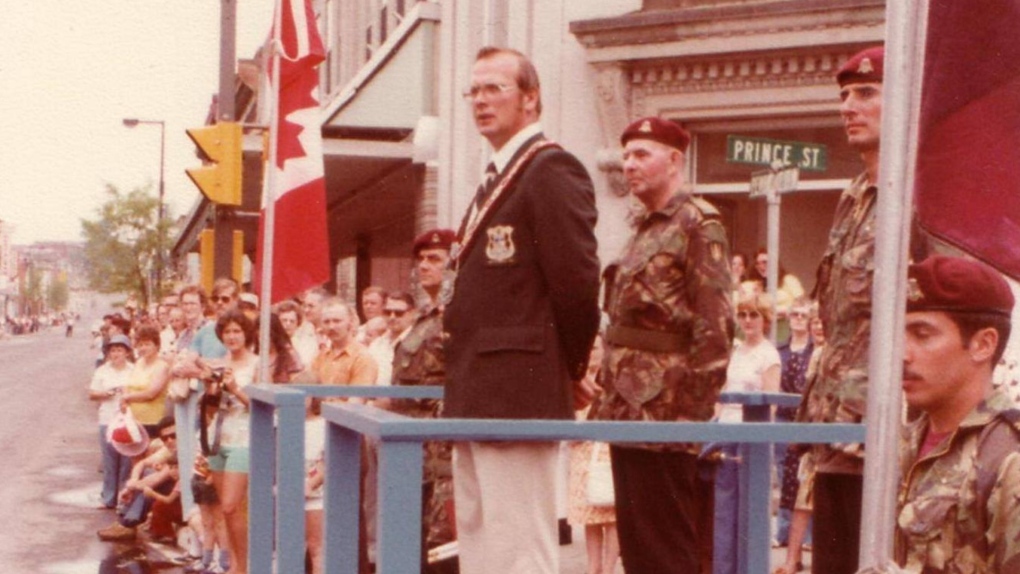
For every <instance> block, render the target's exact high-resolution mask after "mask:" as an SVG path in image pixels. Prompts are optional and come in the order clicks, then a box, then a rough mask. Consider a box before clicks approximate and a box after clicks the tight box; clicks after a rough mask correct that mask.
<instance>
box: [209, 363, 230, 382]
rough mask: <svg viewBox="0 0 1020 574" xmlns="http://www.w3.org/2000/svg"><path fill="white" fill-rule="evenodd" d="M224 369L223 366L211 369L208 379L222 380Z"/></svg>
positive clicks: (213, 380)
mask: <svg viewBox="0 0 1020 574" xmlns="http://www.w3.org/2000/svg"><path fill="white" fill-rule="evenodd" d="M225 371H226V368H224V367H216V368H215V369H213V370H212V374H210V375H209V380H210V381H212V382H214V383H222V382H223V373H224V372H225Z"/></svg>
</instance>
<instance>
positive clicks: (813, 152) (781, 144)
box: [726, 135, 828, 171]
mask: <svg viewBox="0 0 1020 574" xmlns="http://www.w3.org/2000/svg"><path fill="white" fill-rule="evenodd" d="M726 161H728V162H730V163H747V164H753V165H768V166H771V165H773V164H782V165H795V166H797V167H799V168H800V169H802V170H805V171H825V169H826V167H827V166H828V152H827V150H826V147H825V146H824V145H822V144H816V143H807V142H793V141H782V140H772V139H766V138H754V137H748V136H737V135H729V136H726Z"/></svg>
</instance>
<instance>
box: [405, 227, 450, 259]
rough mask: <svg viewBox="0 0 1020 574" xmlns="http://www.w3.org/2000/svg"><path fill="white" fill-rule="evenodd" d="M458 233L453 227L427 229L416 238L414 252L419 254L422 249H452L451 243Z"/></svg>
mask: <svg viewBox="0 0 1020 574" xmlns="http://www.w3.org/2000/svg"><path fill="white" fill-rule="evenodd" d="M456 236H457V234H456V233H454V231H453V230H452V229H433V230H431V231H426V232H425V233H422V234H421V235H419V236H418V238H417V239H415V240H414V249H413V253H414V254H415V255H418V252H419V251H421V250H422V249H445V250H447V251H449V250H450V245H452V244H453V240H454V239H455V238H456Z"/></svg>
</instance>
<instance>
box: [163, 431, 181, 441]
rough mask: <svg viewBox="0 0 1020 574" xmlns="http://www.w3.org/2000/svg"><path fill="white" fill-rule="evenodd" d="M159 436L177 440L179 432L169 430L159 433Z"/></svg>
mask: <svg viewBox="0 0 1020 574" xmlns="http://www.w3.org/2000/svg"><path fill="white" fill-rule="evenodd" d="M159 438H161V439H163V440H170V439H174V440H177V433H175V432H168V433H166V434H161V435H159Z"/></svg>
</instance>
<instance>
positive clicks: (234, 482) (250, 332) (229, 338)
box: [203, 309, 258, 574]
mask: <svg viewBox="0 0 1020 574" xmlns="http://www.w3.org/2000/svg"><path fill="white" fill-rule="evenodd" d="M216 335H217V336H218V337H219V339H220V340H221V341H222V342H223V346H224V347H226V349H227V356H226V357H225V358H224V359H223V360H222V362H220V361H216V362H215V363H214V361H212V360H210V361H209V362H208V365H207V366H206V373H205V376H204V377H203V379H204V380H205V381H207V386H206V400H207V401H208V400H209V399H210V398H212V397H215V396H217V395H219V399H218V401H215V402H213V403H212V404H213V405H214V406H215V405H218V407H216V408H217V410H218V412H217V414H216V415H215V417H214V418H213V421H212V422H211V424H209V426H208V427H207V429H208V430H207V441H208V442H209V443H211V444H210V445H209V446H210V449H209V452H210V454H209V456H208V457H206V459H205V461H204V462H206V463H207V464H208V467H209V470H210V471H211V474H212V484H213V486H214V487H215V490H216V498H217V499H218V503H215V504H213V505H212V506H213V509H212V510H213V514H214V515H216V514H220V516H222V521H223V522H224V523H225V525H226V529H225V532H226V535H227V539H228V540H229V544H228V546H229V547H230V569H229V570H228V571H227V572H228V574H245V573H246V572H247V571H248V521H247V516H246V512H244V503H245V500H246V499H247V497H248V470H249V466H248V460H249V459H248V454H249V453H248V450H249V449H248V446H249V442H248V431H249V429H248V417H249V415H248V405H249V401H248V396H247V395H246V394H245V393H244V387H246V386H248V385H250V384H251V383H252V381H254V379H255V371H256V368H257V366H258V355H257V354H255V352H254V351H253V350H252V348H253V347H254V345H255V324H254V323H253V322H252V321H251V319H249V318H248V317H247V316H246V315H245V314H244V313H242V312H241V311H239V310H237V309H229V310H226V311H225V312H224V313H223V314H222V315H220V317H219V319H217V321H216ZM212 366H215V367H221V368H210V367H212ZM220 516H215V517H214V522H217V523H218V522H219V520H220Z"/></svg>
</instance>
